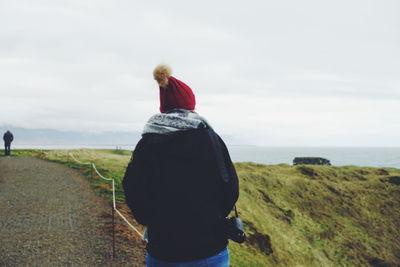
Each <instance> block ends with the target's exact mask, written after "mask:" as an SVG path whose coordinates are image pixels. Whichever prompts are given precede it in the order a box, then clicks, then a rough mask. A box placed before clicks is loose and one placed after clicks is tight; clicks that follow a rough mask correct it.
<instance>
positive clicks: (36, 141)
mask: <svg viewBox="0 0 400 267" xmlns="http://www.w3.org/2000/svg"><path fill="white" fill-rule="evenodd" d="M7 129H9V130H10V131H11V132H12V133H13V135H14V142H13V143H14V144H17V145H26V144H29V145H81V144H84V145H135V144H136V143H137V142H138V141H139V139H140V137H141V133H139V132H102V133H82V132H74V131H57V130H53V129H27V128H21V127H12V126H0V133H1V135H3V133H4V132H5V131H7Z"/></svg>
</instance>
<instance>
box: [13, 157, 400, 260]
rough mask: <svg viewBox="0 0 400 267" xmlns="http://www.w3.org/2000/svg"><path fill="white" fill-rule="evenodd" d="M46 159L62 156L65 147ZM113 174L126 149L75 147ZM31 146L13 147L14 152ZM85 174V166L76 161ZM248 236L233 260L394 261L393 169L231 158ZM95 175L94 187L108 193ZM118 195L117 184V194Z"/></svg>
mask: <svg viewBox="0 0 400 267" xmlns="http://www.w3.org/2000/svg"><path fill="white" fill-rule="evenodd" d="M48 152H49V153H48V154H47V155H44V154H42V156H44V157H45V158H46V159H49V160H56V161H61V162H66V161H67V157H66V151H63V150H59V151H48ZM71 152H73V153H74V154H75V155H76V157H77V158H78V159H79V160H82V161H93V162H95V164H96V165H97V166H98V167H100V169H101V170H100V171H101V172H102V173H105V175H107V176H113V177H115V178H116V179H117V181H118V182H120V181H121V179H122V177H123V174H124V171H125V167H126V165H127V163H128V161H129V158H130V152H127V151H112V150H75V151H71ZM31 153H32V152H27V151H20V152H19V154H21V155H23V154H25V155H26V154H31ZM70 166H72V167H80V168H81V170H82V171H83V172H85V173H86V175H87V176H90V175H89V170H88V169H85V167H84V166H79V164H71V163H70ZM235 166H236V169H237V171H238V174H239V179H240V199H239V202H238V209H239V214H240V217H241V218H242V219H243V220H244V222H245V225H246V232H247V234H248V241H247V242H246V243H245V244H242V245H237V244H236V243H233V242H231V244H230V250H231V256H232V265H233V266H246V267H248V266H399V265H400V241H399V239H400V209H399V204H400V170H399V169H393V168H372V167H355V166H344V167H335V166H311V165H299V166H289V165H286V164H279V165H262V164H254V163H236V164H235ZM102 183H103V181H99V180H96V181H95V182H94V186H95V187H97V188H102V192H103V193H106V194H108V193H109V189H108V188H107V187H106V186H102V185H101V184H102ZM119 199H120V201H123V197H122V191H120V194H119Z"/></svg>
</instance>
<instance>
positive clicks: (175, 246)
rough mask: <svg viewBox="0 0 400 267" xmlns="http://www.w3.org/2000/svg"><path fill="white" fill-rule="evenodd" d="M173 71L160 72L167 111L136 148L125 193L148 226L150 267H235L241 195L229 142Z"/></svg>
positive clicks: (161, 68)
mask: <svg viewBox="0 0 400 267" xmlns="http://www.w3.org/2000/svg"><path fill="white" fill-rule="evenodd" d="M170 74H171V70H170V68H169V67H168V66H165V65H160V66H158V67H157V68H156V69H155V70H154V78H155V80H157V82H158V84H159V86H160V102H161V103H160V111H161V114H156V115H154V116H153V117H151V118H150V119H149V121H148V122H147V124H146V125H145V127H144V131H143V135H142V139H141V140H140V141H139V143H138V144H137V145H136V148H135V150H134V152H133V154H132V159H131V162H130V163H129V165H128V167H127V169H126V173H125V177H124V180H123V188H124V190H125V197H126V202H127V204H128V206H129V207H130V209H131V211H132V214H133V216H134V217H135V218H136V220H137V221H138V222H139V223H140V224H142V225H145V226H147V234H148V244H147V248H146V249H147V256H146V263H147V266H151V267H153V266H154V267H158V266H170V267H172V266H174V267H175V266H179V267H186V266H210V267H211V266H212V267H228V266H229V251H228V248H227V245H228V238H227V234H226V227H225V226H226V220H225V218H226V217H227V216H228V215H229V213H230V211H231V210H232V208H233V207H234V204H235V202H236V201H237V199H238V197H239V184H238V177H237V175H236V171H235V168H234V166H233V164H232V161H231V159H230V157H229V153H228V150H227V148H226V146H225V144H224V142H223V141H222V139H221V138H220V137H219V136H218V135H217V134H216V133H215V132H214V131H213V129H212V128H211V127H210V125H209V124H208V122H207V121H206V120H205V119H204V118H203V117H201V116H200V115H198V114H197V113H196V112H194V109H195V104H196V102H195V96H194V94H193V92H192V90H191V89H190V87H189V86H187V85H186V84H185V83H183V82H182V81H180V80H178V79H176V78H174V77H172V76H170Z"/></svg>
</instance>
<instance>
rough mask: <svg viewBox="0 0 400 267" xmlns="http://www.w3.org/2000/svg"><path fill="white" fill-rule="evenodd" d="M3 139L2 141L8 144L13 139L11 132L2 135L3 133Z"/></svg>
mask: <svg viewBox="0 0 400 267" xmlns="http://www.w3.org/2000/svg"><path fill="white" fill-rule="evenodd" d="M3 140H4V142H5V143H6V144H10V143H11V142H12V141H13V140H14V136H13V134H12V133H11V132H8V131H7V132H6V133H5V134H4V135H3Z"/></svg>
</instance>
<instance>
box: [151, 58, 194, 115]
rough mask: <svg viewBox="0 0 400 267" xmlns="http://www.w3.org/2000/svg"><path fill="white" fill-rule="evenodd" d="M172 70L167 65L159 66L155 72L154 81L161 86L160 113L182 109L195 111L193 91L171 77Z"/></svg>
mask: <svg viewBox="0 0 400 267" xmlns="http://www.w3.org/2000/svg"><path fill="white" fill-rule="evenodd" d="M171 73H172V70H171V68H170V67H169V66H167V65H159V66H157V67H156V68H155V69H154V71H153V76H154V79H155V80H156V81H157V82H158V84H159V85H160V111H161V113H165V112H167V111H168V110H171V109H175V108H181V109H187V110H194V109H195V106H196V98H195V96H194V94H193V91H192V89H190V87H189V86H188V85H186V84H185V83H184V82H182V81H180V80H178V79H176V78H174V77H172V76H171Z"/></svg>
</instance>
